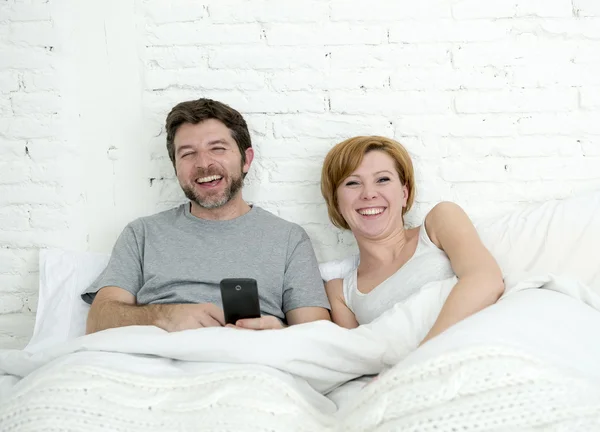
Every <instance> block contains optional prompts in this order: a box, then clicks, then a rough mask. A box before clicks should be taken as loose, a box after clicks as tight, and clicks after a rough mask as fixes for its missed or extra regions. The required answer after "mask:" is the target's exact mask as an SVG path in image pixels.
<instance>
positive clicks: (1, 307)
mask: <svg viewBox="0 0 600 432" xmlns="http://www.w3.org/2000/svg"><path fill="white" fill-rule="evenodd" d="M22 309H23V300H22V299H21V297H20V296H19V295H18V294H15V293H6V294H5V293H0V315H2V314H9V313H15V312H20V311H21V310H22Z"/></svg>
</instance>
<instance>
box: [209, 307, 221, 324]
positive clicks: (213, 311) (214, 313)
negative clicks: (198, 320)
mask: <svg viewBox="0 0 600 432" xmlns="http://www.w3.org/2000/svg"><path fill="white" fill-rule="evenodd" d="M206 313H207V314H208V315H210V316H211V317H212V318H213V319H214V320H216V321H218V322H219V325H222V326H224V325H225V314H224V313H223V310H221V309H220V308H219V307H217V306H214V307H212V308H210V309H208V310H207V311H206Z"/></svg>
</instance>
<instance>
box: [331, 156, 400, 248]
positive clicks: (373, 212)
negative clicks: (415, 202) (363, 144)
mask: <svg viewBox="0 0 600 432" xmlns="http://www.w3.org/2000/svg"><path fill="white" fill-rule="evenodd" d="M337 198H338V206H339V211H340V213H341V214H342V216H343V217H344V219H345V220H346V222H348V225H349V226H350V229H351V230H352V232H353V233H354V235H355V236H361V237H366V238H373V239H376V238H380V237H385V235H386V234H388V233H390V232H391V231H393V230H395V229H397V228H398V227H401V226H403V220H402V209H403V207H405V206H406V201H407V199H408V189H407V187H406V186H405V185H403V184H402V183H401V182H400V178H399V176H398V172H397V171H396V164H395V162H394V159H392V158H391V157H390V156H389V155H388V154H387V153H385V152H384V151H380V150H373V151H370V152H368V153H367V154H365V156H364V158H363V160H362V163H361V164H360V166H359V167H358V168H357V169H356V171H354V172H353V173H352V174H351V175H350V176H348V177H347V178H346V179H344V181H343V182H342V183H341V185H340V186H339V187H338V189H337Z"/></svg>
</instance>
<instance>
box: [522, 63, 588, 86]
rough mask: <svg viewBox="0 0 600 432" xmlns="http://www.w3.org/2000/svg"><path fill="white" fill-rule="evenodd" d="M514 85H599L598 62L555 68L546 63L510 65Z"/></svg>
mask: <svg viewBox="0 0 600 432" xmlns="http://www.w3.org/2000/svg"><path fill="white" fill-rule="evenodd" d="M510 70H511V73H510V75H511V77H512V78H511V81H512V85H513V86H515V87H554V86H557V87H580V86H588V85H589V86H600V64H597V65H594V64H586V65H582V64H573V63H568V64H564V65H561V66H560V67H556V68H549V67H547V66H546V65H539V66H535V65H528V66H520V67H511V68H510Z"/></svg>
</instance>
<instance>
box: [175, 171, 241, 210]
mask: <svg viewBox="0 0 600 432" xmlns="http://www.w3.org/2000/svg"><path fill="white" fill-rule="evenodd" d="M225 180H226V177H225V176H223V178H222V179H221V181H225ZM243 183H244V180H243V179H242V176H241V174H240V175H239V176H237V177H231V183H230V184H228V185H226V187H225V190H223V192H222V193H219V194H216V195H210V194H209V195H208V196H206V197H201V196H200V195H199V194H198V192H197V190H196V188H194V187H191V186H190V185H185V186H182V189H183V193H184V194H185V196H186V197H187V199H189V200H190V201H193V202H195V203H196V204H198V205H199V206H200V207H202V208H205V209H208V210H210V209H215V208H219V207H222V206H224V205H225V204H227V203H228V202H229V201H231V198H233V197H234V196H235V195H236V194H237V193H238V192H239V191H240V189H242V185H243Z"/></svg>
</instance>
